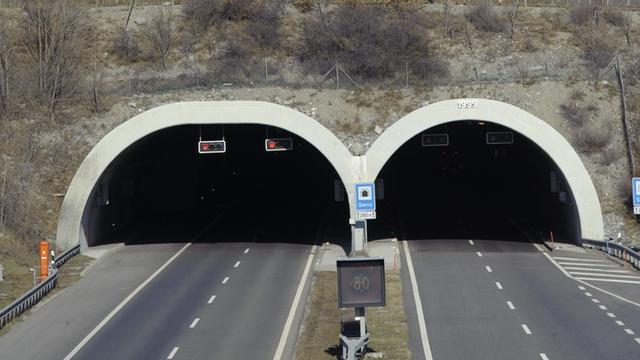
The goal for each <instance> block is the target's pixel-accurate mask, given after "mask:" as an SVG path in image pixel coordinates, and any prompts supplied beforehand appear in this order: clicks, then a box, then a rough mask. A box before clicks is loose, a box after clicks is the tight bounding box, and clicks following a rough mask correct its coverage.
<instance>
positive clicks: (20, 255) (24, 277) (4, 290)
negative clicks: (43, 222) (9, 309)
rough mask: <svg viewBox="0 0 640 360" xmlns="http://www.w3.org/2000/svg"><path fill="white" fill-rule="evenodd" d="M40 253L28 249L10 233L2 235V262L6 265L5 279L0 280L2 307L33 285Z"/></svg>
mask: <svg viewBox="0 0 640 360" xmlns="http://www.w3.org/2000/svg"><path fill="white" fill-rule="evenodd" d="M37 263H38V253H37V251H36V250H35V249H32V250H30V249H28V248H27V247H26V246H24V245H22V244H21V243H20V242H18V241H17V240H15V239H13V238H12V237H10V236H8V235H0V264H2V266H4V281H2V282H0V308H4V307H5V306H7V305H9V304H10V303H11V302H13V301H14V300H15V299H17V298H18V297H20V295H22V294H24V293H25V292H26V291H28V290H29V289H31V288H32V287H33V273H31V272H30V271H29V269H30V268H33V267H35V266H36V265H37Z"/></svg>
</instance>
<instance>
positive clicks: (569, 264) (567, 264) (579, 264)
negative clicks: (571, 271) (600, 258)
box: [558, 261, 618, 268]
mask: <svg viewBox="0 0 640 360" xmlns="http://www.w3.org/2000/svg"><path fill="white" fill-rule="evenodd" d="M558 264H560V265H564V266H592V267H598V268H600V267H603V268H616V267H618V265H609V264H589V263H574V262H566V261H558Z"/></svg>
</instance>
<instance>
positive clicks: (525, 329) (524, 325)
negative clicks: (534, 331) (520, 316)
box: [522, 324, 531, 335]
mask: <svg viewBox="0 0 640 360" xmlns="http://www.w3.org/2000/svg"><path fill="white" fill-rule="evenodd" d="M522 330H524V332H525V333H526V334H527V335H531V330H529V327H528V326H527V325H526V324H522Z"/></svg>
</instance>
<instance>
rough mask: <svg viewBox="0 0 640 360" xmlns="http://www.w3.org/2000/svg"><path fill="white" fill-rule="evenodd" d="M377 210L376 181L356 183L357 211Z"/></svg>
mask: <svg viewBox="0 0 640 360" xmlns="http://www.w3.org/2000/svg"><path fill="white" fill-rule="evenodd" d="M375 210H376V185H375V184H374V183H360V184H356V211H361V212H367V211H375Z"/></svg>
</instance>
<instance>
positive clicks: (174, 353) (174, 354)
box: [167, 346, 180, 360]
mask: <svg viewBox="0 0 640 360" xmlns="http://www.w3.org/2000/svg"><path fill="white" fill-rule="evenodd" d="M178 350H180V348H179V347H177V346H176V347H174V348H173V350H171V352H170V353H169V356H167V360H171V359H173V357H174V356H176V353H177V352H178Z"/></svg>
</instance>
